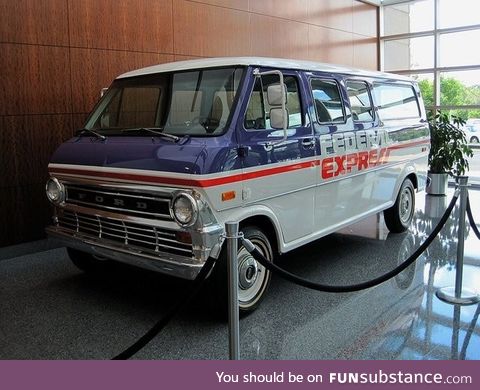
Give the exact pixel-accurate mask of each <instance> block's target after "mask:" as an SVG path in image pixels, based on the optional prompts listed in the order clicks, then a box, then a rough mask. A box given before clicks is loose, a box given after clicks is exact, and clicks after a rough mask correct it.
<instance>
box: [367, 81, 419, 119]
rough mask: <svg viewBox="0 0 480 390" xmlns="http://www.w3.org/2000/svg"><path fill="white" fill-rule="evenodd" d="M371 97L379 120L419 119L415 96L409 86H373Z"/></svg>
mask: <svg viewBox="0 0 480 390" xmlns="http://www.w3.org/2000/svg"><path fill="white" fill-rule="evenodd" d="M373 96H374V98H375V102H376V104H377V107H378V114H379V116H380V118H381V119H384V120H388V119H406V118H419V117H420V109H419V106H418V101H417V94H416V93H415V90H414V89H413V87H412V86H411V85H406V84H377V83H375V84H374V85H373Z"/></svg>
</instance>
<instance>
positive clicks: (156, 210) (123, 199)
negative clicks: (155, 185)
mask: <svg viewBox="0 0 480 390" xmlns="http://www.w3.org/2000/svg"><path fill="white" fill-rule="evenodd" d="M65 195H66V200H65V201H66V203H70V204H75V205H79V206H86V207H90V208H95V209H102V210H111V211H113V212H119V213H121V214H127V215H134V216H137V217H143V218H156V219H168V220H172V217H171V215H170V197H168V196H166V195H164V196H162V195H156V194H150V193H144V192H134V191H128V190H125V189H117V188H103V187H102V188H99V187H95V186H87V185H79V184H73V183H65Z"/></svg>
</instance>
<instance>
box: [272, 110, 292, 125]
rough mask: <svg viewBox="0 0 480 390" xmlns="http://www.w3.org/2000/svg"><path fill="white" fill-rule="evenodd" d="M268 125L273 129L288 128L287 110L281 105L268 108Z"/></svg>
mask: <svg viewBox="0 0 480 390" xmlns="http://www.w3.org/2000/svg"><path fill="white" fill-rule="evenodd" d="M270 126H271V127H272V128H274V129H286V128H288V110H287V109H286V108H285V109H283V108H282V107H273V108H271V109H270Z"/></svg>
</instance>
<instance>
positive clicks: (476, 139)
mask: <svg viewBox="0 0 480 390" xmlns="http://www.w3.org/2000/svg"><path fill="white" fill-rule="evenodd" d="M470 143H471V144H478V137H472V138H470Z"/></svg>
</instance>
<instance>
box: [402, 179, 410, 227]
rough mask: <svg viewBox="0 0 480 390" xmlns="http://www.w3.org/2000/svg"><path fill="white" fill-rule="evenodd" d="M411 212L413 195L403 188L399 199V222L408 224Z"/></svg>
mask: <svg viewBox="0 0 480 390" xmlns="http://www.w3.org/2000/svg"><path fill="white" fill-rule="evenodd" d="M412 212H413V195H412V192H411V191H410V189H409V188H405V189H404V190H403V192H402V197H401V198H400V220H401V221H402V222H403V223H408V221H409V220H410V218H411V216H412Z"/></svg>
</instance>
